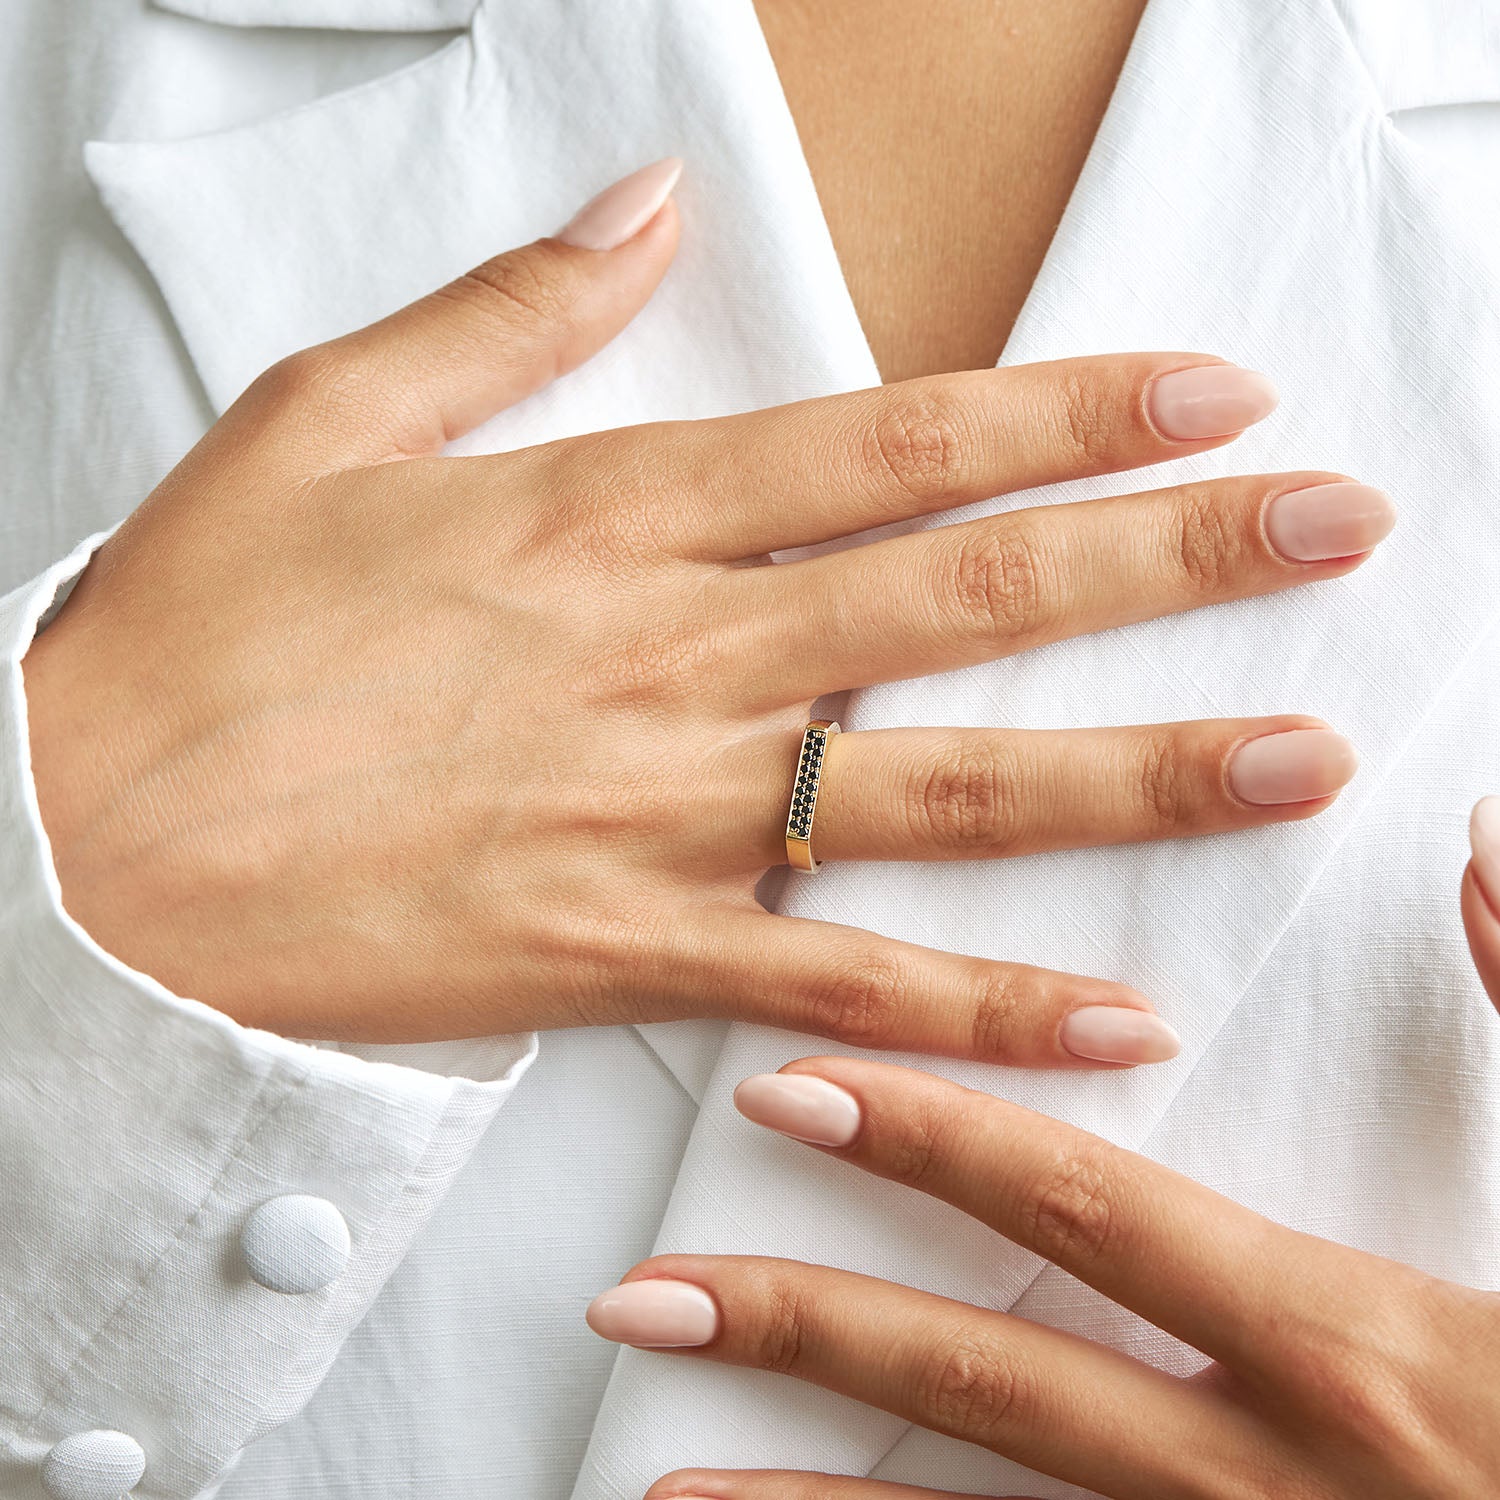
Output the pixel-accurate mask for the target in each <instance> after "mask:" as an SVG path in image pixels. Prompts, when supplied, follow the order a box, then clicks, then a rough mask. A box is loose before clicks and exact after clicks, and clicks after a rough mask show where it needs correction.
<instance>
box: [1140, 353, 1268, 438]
mask: <svg viewBox="0 0 1500 1500" xmlns="http://www.w3.org/2000/svg"><path fill="white" fill-rule="evenodd" d="M1280 401H1281V395H1280V392H1278V391H1277V389H1276V386H1275V385H1274V384H1273V383H1272V381H1271V380H1270V378H1269V377H1267V376H1265V375H1262V374H1261V373H1260V371H1259V370H1246V369H1242V368H1241V367H1240V366H1239V365H1231V364H1203V365H1191V366H1188V367H1186V368H1183V369H1176V370H1169V371H1167V372H1166V373H1164V374H1162V375H1158V376H1157V377H1156V378H1155V379H1154V380H1152V381H1151V382H1150V384H1149V385H1148V386H1147V387H1146V392H1145V402H1146V413H1147V416H1148V417H1149V419H1150V421H1151V425H1152V427H1153V428H1154V429H1155V431H1156V432H1157V434H1158V435H1159V436H1160V437H1162V438H1163V439H1165V440H1166V441H1167V442H1169V443H1200V442H1207V441H1211V440H1213V439H1216V438H1231V437H1235V436H1238V434H1240V433H1241V432H1244V431H1245V429H1246V428H1248V427H1253V426H1254V425H1255V424H1256V423H1257V422H1263V421H1265V419H1266V418H1267V417H1269V416H1270V415H1271V413H1272V412H1273V411H1275V410H1276V407H1277V406H1278V405H1279V404H1280Z"/></svg>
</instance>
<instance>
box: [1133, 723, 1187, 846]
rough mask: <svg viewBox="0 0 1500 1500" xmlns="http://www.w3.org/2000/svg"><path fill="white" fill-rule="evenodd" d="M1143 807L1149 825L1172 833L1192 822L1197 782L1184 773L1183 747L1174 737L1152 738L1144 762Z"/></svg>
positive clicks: (1141, 770) (1141, 771)
mask: <svg viewBox="0 0 1500 1500" xmlns="http://www.w3.org/2000/svg"><path fill="white" fill-rule="evenodd" d="M1140 784H1141V807H1142V810H1143V811H1144V813H1145V816H1146V819H1147V822H1148V824H1149V825H1150V826H1151V827H1152V828H1153V829H1154V830H1155V831H1158V832H1170V831H1171V830H1172V829H1174V828H1178V827H1181V826H1182V825H1183V824H1184V823H1186V822H1188V820H1189V817H1190V814H1191V810H1192V804H1193V785H1192V782H1191V779H1190V778H1189V777H1188V776H1187V775H1186V774H1185V773H1184V770H1183V762H1182V756H1181V753H1180V747H1179V746H1178V745H1177V744H1175V743H1174V742H1173V741H1172V740H1171V739H1170V738H1158V739H1152V740H1150V741H1149V742H1148V743H1147V745H1146V747H1145V750H1144V752H1143V754H1142V756H1141V763H1140Z"/></svg>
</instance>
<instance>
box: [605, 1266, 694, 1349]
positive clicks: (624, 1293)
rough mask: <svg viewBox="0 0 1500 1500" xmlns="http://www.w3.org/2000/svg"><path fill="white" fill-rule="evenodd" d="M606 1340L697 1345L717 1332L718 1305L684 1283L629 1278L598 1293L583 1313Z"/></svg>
mask: <svg viewBox="0 0 1500 1500" xmlns="http://www.w3.org/2000/svg"><path fill="white" fill-rule="evenodd" d="M584 1316H585V1317H587V1319H588V1324H589V1327H590V1328H592V1329H593V1330H594V1332H595V1333H597V1334H598V1335H599V1337H600V1338H602V1339H608V1340H610V1342H611V1343H615V1344H633V1345H634V1346H635V1347H636V1348H637V1349H695V1348H697V1346H698V1345H699V1344H706V1343H708V1341H709V1340H710V1339H711V1338H713V1336H714V1335H715V1334H716V1333H717V1332H718V1331H719V1309H718V1305H717V1304H716V1303H715V1302H714V1299H713V1298H712V1297H710V1296H709V1295H708V1293H707V1292H705V1291H704V1290H703V1288H702V1287H698V1286H692V1285H691V1284H690V1283H688V1282H686V1281H627V1282H626V1283H625V1284H624V1285H623V1286H616V1287H611V1288H610V1289H609V1291H607V1292H600V1294H599V1295H598V1296H597V1297H595V1298H594V1300H593V1301H592V1302H591V1303H590V1304H589V1310H588V1312H587V1313H586V1314H585V1315H584Z"/></svg>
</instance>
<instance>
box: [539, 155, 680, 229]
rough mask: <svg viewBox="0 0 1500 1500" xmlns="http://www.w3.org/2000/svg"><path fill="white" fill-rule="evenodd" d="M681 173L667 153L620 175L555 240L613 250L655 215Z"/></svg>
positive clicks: (673, 157) (675, 158) (672, 157)
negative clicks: (638, 168)
mask: <svg viewBox="0 0 1500 1500" xmlns="http://www.w3.org/2000/svg"><path fill="white" fill-rule="evenodd" d="M681 176H682V160H681V158H680V157H676V156H669V157H666V158H665V159H664V160H662V161H654V162H652V163H651V165H650V166H649V167H642V168H641V169H640V171H639V172H632V173H631V174H630V176H629V177H622V178H621V179H620V180H619V181H618V182H616V183H614V184H612V185H611V186H610V187H607V188H605V190H604V191H603V192H602V193H600V194H599V196H598V197H597V198H591V199H589V201H588V202H587V203H585V204H584V205H583V207H582V208H580V209H579V210H578V212H577V213H576V214H574V215H573V217H572V218H571V219H570V220H569V221H568V223H567V224H566V225H565V226H564V227H563V228H562V229H560V230H559V231H558V233H557V237H558V239H560V240H561V241H562V242H563V243H564V244H565V245H576V246H578V248H579V249H581V250H613V249H615V248H616V247H617V246H620V245H623V244H624V243H625V241H626V240H628V239H630V238H631V237H632V236H634V235H637V234H639V233H640V232H641V230H643V229H644V228H645V227H646V225H647V224H649V223H650V222H651V220H652V219H654V218H655V217H656V214H657V210H658V209H660V208H661V206H662V204H663V203H665V202H666V201H667V198H668V196H669V195H670V193H671V191H672V189H673V188H674V187H676V186H677V179H678V178H679V177H681Z"/></svg>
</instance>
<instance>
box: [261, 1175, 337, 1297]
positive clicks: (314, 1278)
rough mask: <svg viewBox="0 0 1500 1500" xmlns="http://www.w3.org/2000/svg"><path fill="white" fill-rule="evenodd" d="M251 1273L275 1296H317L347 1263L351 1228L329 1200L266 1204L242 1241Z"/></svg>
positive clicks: (291, 1198)
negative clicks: (279, 1293) (306, 1293)
mask: <svg viewBox="0 0 1500 1500" xmlns="http://www.w3.org/2000/svg"><path fill="white" fill-rule="evenodd" d="M240 1247H241V1249H242V1250H243V1251H244V1255H245V1264H246V1266H248V1267H249V1270H250V1274H251V1275H252V1276H253V1277H254V1278H255V1279H256V1280H257V1281H258V1282H259V1283H260V1284H261V1285H262V1286H264V1287H269V1288H270V1289H271V1290H272V1291H273V1292H286V1293H288V1294H289V1295H295V1294H298V1293H302V1292H318V1291H322V1289H323V1288H324V1287H325V1286H327V1285H328V1284H329V1282H331V1281H336V1280H337V1279H338V1278H339V1276H341V1275H342V1274H343V1270H344V1267H345V1266H346V1265H348V1264H349V1226H348V1225H347V1224H346V1223H344V1216H343V1214H341V1213H340V1212H339V1211H338V1209H336V1208H335V1207H334V1206H333V1204H331V1203H330V1202H329V1201H328V1200H327V1199H326V1198H312V1197H308V1196H307V1195H305V1194H302V1193H288V1194H287V1195H286V1197H284V1198H272V1199H270V1200H268V1201H267V1202H265V1203H262V1204H261V1206H260V1207H259V1208H257V1209H256V1210H255V1212H254V1213H252V1214H251V1215H250V1217H249V1218H248V1219H247V1220H246V1221H245V1232H244V1234H243V1235H242V1236H241V1238H240Z"/></svg>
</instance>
